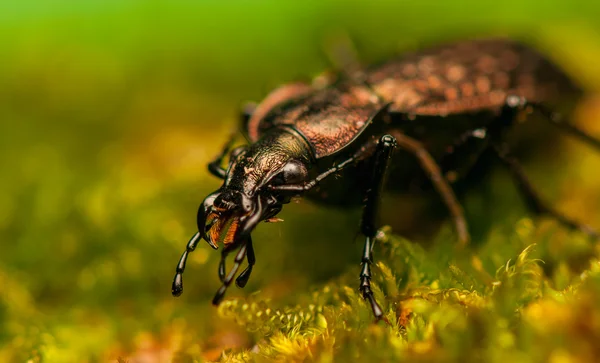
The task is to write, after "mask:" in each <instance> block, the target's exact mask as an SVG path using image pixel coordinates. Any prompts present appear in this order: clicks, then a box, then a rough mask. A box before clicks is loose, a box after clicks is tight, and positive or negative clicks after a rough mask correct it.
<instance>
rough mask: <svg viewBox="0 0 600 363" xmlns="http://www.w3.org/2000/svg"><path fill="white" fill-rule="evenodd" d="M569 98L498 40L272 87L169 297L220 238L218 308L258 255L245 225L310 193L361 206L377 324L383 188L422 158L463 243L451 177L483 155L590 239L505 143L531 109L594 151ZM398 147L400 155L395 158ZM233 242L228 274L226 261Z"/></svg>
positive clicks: (558, 76)
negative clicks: (569, 117) (202, 250)
mask: <svg viewBox="0 0 600 363" xmlns="http://www.w3.org/2000/svg"><path fill="white" fill-rule="evenodd" d="M566 94H573V95H580V94H581V91H580V89H579V87H577V86H576V85H575V84H574V83H573V82H572V81H571V80H570V79H569V78H568V77H567V76H566V74H565V73H563V72H562V71H561V70H560V69H559V68H558V67H556V66H555V65H554V64H552V63H551V62H550V61H549V60H548V59H546V58H545V57H543V56H542V55H541V54H540V53H539V52H537V51H536V50H534V49H532V48H530V47H528V46H526V45H524V44H522V43H519V42H516V41H513V40H508V39H502V38H495V39H476V40H468V41H460V42H455V43H450V44H446V45H441V46H437V47H433V48H429V49H426V50H422V51H419V52H416V53H413V54H407V55H404V56H402V57H400V58H398V59H394V60H391V61H387V62H383V63H381V64H378V65H375V66H373V67H370V68H366V69H365V70H364V71H362V72H358V73H357V74H355V75H344V74H341V75H339V76H338V77H336V78H335V79H334V80H332V81H331V82H329V83H327V84H325V85H322V84H320V83H313V84H310V83H303V82H297V83H291V84H286V85H283V86H281V87H279V88H278V89H275V90H274V91H273V92H271V93H270V94H269V95H268V96H267V97H266V98H265V99H264V100H263V101H262V102H261V103H260V104H259V105H258V106H256V107H255V108H254V109H253V110H251V112H248V113H247V115H246V117H243V118H242V119H243V122H242V129H243V131H244V133H245V136H246V138H247V139H248V140H249V144H248V145H245V146H241V147H237V148H235V149H233V150H231V148H232V145H233V142H234V141H233V140H234V139H233V138H232V139H231V140H230V141H229V142H228V143H227V144H226V146H225V147H224V148H223V150H222V152H221V153H220V154H219V155H218V156H217V157H216V158H215V160H213V161H212V162H211V163H210V164H209V165H208V169H209V171H210V172H211V173H212V174H214V175H215V176H217V177H218V178H220V179H223V180H224V182H223V184H222V186H221V187H220V188H219V189H218V190H217V191H215V192H214V193H212V194H210V195H209V196H208V197H206V199H205V200H204V201H203V203H202V204H201V205H200V207H199V210H198V215H197V224H198V232H197V233H196V234H194V236H193V237H192V238H191V240H190V241H189V242H188V244H187V247H186V250H185V251H184V252H183V254H182V256H181V258H180V260H179V263H178V265H177V267H176V275H175V278H174V280H173V285H172V294H173V295H174V296H179V295H180V294H181V293H182V292H183V278H182V274H183V272H184V270H185V265H186V261H187V258H188V255H189V254H190V253H191V252H192V251H194V249H195V248H196V246H197V244H198V243H199V241H200V240H201V239H204V240H205V241H207V242H208V244H209V245H210V246H211V247H212V248H214V249H217V248H218V244H219V243H220V244H222V245H223V250H222V255H221V261H220V263H219V270H218V275H219V277H220V279H221V281H222V286H221V288H220V289H219V290H218V291H217V293H216V294H215V297H214V299H213V301H212V302H213V304H215V305H218V304H219V303H220V302H221V301H222V299H223V297H224V295H225V291H226V289H227V288H228V286H229V285H230V284H231V283H232V281H233V279H234V278H235V276H236V274H237V272H238V270H239V268H240V266H241V264H242V263H243V261H244V259H247V261H248V266H247V267H246V269H245V270H243V271H242V272H241V273H240V274H239V275H238V276H237V278H236V279H235V281H236V285H237V286H238V287H244V286H245V285H246V283H247V282H248V279H249V277H250V274H251V272H252V268H253V266H254V264H255V262H256V257H255V253H254V249H253V241H252V237H251V232H252V231H253V229H254V228H255V227H256V226H257V224H258V223H260V222H262V221H272V220H274V218H275V216H276V215H277V214H278V213H279V211H281V209H282V207H283V205H284V204H287V203H289V202H290V200H291V198H292V197H294V196H298V195H305V196H307V197H309V198H312V199H314V200H319V201H321V202H326V203H330V204H334V205H339V204H342V203H343V204H359V205H360V204H362V205H363V213H362V219H361V224H360V231H361V232H362V235H364V238H365V243H364V249H363V253H362V259H361V266H362V268H361V271H360V286H359V289H360V293H361V294H362V297H363V298H364V299H365V300H367V301H368V302H369V304H370V306H371V309H372V311H373V314H374V316H375V318H376V319H377V320H378V319H381V318H382V317H383V310H382V309H381V307H380V305H379V304H378V302H377V301H376V300H375V298H374V296H373V292H372V289H371V264H372V261H373V259H372V249H373V244H374V239H375V235H376V232H377V223H376V214H377V210H378V206H379V202H380V195H381V193H382V191H383V190H384V189H387V188H389V189H394V188H396V189H398V188H402V187H405V186H406V185H408V184H409V182H410V181H411V180H413V179H414V178H415V175H416V174H418V173H416V172H415V171H410V172H409V171H407V170H406V169H405V168H403V166H404V165H409V164H410V163H411V162H412V163H413V164H415V165H418V167H419V168H420V173H421V174H422V175H425V176H426V177H427V178H428V179H429V183H430V185H431V186H432V187H433V189H434V190H435V191H437V193H438V194H439V196H440V197H441V200H442V201H443V202H444V204H445V205H446V207H447V209H448V212H449V214H450V216H451V217H452V220H453V225H454V227H455V229H456V233H457V237H458V240H459V243H461V244H463V245H464V244H466V243H468V241H469V232H468V227H467V223H466V221H465V217H464V215H463V210H462V207H461V205H460V203H459V202H458V201H457V197H456V195H455V192H454V190H453V185H452V184H453V183H455V182H456V181H457V180H461V178H465V176H466V175H467V173H468V171H469V170H470V169H471V168H472V167H473V165H474V163H475V162H476V161H477V160H478V158H479V157H480V156H481V155H482V153H483V152H486V151H492V152H493V154H494V155H495V156H496V157H497V158H498V159H499V160H500V161H501V162H502V163H503V164H504V165H505V166H506V167H508V170H509V171H510V173H511V176H512V177H513V178H514V180H515V182H516V185H517V187H518V189H519V191H520V193H521V194H522V195H523V197H524V200H525V202H526V205H527V206H528V207H530V209H531V210H532V211H533V212H535V213H537V214H546V215H549V216H551V217H554V218H555V219H557V220H558V221H560V222H562V223H563V224H564V225H566V226H567V227H570V228H573V229H578V230H581V231H583V232H585V233H587V234H588V235H590V236H592V237H594V238H596V237H597V234H596V232H595V231H594V230H593V229H591V228H589V227H587V226H585V225H583V224H580V223H578V222H576V221H574V220H572V219H570V218H568V217H566V216H564V215H563V214H561V213H559V212H558V211H556V210H554V209H553V208H551V207H550V206H548V205H547V204H546V203H545V202H544V201H543V200H542V198H540V196H539V195H538V194H537V193H536V191H535V189H534V188H533V186H532V185H531V183H530V182H529V181H528V179H527V178H526V176H525V173H524V172H523V170H522V167H521V166H520V164H519V163H518V161H517V160H516V159H515V157H514V156H513V155H512V153H511V150H510V148H509V147H508V146H507V144H506V143H505V142H504V141H505V133H506V131H507V130H509V129H510V128H511V127H513V125H514V124H515V120H516V119H517V118H518V117H521V116H526V115H527V114H530V113H534V112H535V113H539V114H540V115H542V116H543V117H544V119H546V120H548V121H549V122H550V123H551V124H553V125H555V126H558V127H559V128H560V129H562V130H564V131H566V132H568V133H570V134H572V135H575V136H577V137H579V138H580V139H582V140H584V141H586V142H588V143H590V144H591V145H593V146H594V147H596V148H599V149H600V141H598V140H597V139H595V138H593V137H592V136H590V135H588V134H586V133H585V132H584V131H582V130H580V129H579V128H577V127H575V126H574V125H572V124H569V123H567V122H565V121H564V119H563V118H562V117H561V115H560V114H559V113H557V112H555V111H553V108H551V106H550V105H551V104H552V103H553V102H555V101H559V100H561V98H562V97H564V96H565V95H566ZM395 149H400V150H404V151H405V152H404V153H396V154H394V150H395ZM228 154H229V163H228V166H227V167H226V168H223V167H222V163H223V161H224V159H225V157H226V156H227V155H228ZM388 170H389V173H388ZM387 174H389V175H387ZM334 175H339V176H340V177H339V178H337V179H336V178H332V176H334ZM386 176H387V177H386ZM236 249H237V253H236V254H235V258H234V265H233V267H232V269H231V270H230V272H229V273H227V272H226V270H225V259H226V257H227V255H228V254H229V253H231V252H233V251H235V250H236Z"/></svg>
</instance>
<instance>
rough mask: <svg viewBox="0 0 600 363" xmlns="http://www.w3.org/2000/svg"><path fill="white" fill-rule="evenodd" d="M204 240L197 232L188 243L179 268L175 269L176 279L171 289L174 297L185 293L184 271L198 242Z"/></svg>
mask: <svg viewBox="0 0 600 363" xmlns="http://www.w3.org/2000/svg"><path fill="white" fill-rule="evenodd" d="M201 239H202V235H201V234H200V232H196V234H195V235H194V236H192V238H191V239H190V241H189V242H188V244H187V246H186V248H185V251H184V252H183V254H182V255H181V258H180V259H179V263H178V264H177V268H176V269H175V278H173V286H172V287H171V293H172V294H173V296H179V295H181V293H182V292H183V271H184V270H185V263H186V262H187V258H188V255H189V254H190V253H191V252H192V251H194V250H195V249H196V246H197V245H198V242H200V240H201Z"/></svg>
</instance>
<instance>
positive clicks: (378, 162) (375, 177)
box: [360, 135, 396, 320]
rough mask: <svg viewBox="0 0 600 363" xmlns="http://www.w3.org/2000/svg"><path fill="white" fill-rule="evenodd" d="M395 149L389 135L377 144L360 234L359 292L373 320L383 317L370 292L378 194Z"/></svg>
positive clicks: (394, 140)
mask: <svg viewBox="0 0 600 363" xmlns="http://www.w3.org/2000/svg"><path fill="white" fill-rule="evenodd" d="M395 148H396V139H395V138H394V137H393V136H391V135H384V136H383V137H381V139H380V140H379V143H378V144H377V149H376V150H375V155H373V158H372V160H373V169H372V175H371V180H370V181H369V184H368V186H367V191H366V201H365V207H364V209H363V215H362V221H361V232H362V233H363V234H364V235H365V237H366V240H365V247H364V250H363V256H362V261H361V264H362V269H361V272H360V292H361V294H362V296H363V298H364V299H365V300H368V301H369V304H371V309H372V310H373V315H375V319H377V320H379V319H381V318H382V317H383V310H381V307H380V306H379V304H378V303H377V301H376V300H375V296H373V291H372V290H371V264H372V263H373V258H372V255H371V253H372V251H373V242H374V241H375V235H376V233H377V226H376V219H377V211H378V210H379V202H380V194H381V190H382V188H383V182H384V178H385V173H386V171H387V169H388V166H389V162H390V159H391V156H392V152H393V151H394V149H395Z"/></svg>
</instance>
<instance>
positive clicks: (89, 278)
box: [0, 0, 600, 362]
mask: <svg viewBox="0 0 600 363" xmlns="http://www.w3.org/2000/svg"><path fill="white" fill-rule="evenodd" d="M598 19H600V5H599V4H598V3H597V2H594V1H586V0H577V1H575V0H553V1H535V0H520V1H516V0H505V1H497V2H484V1H477V0H455V1H437V2H436V1H422V0H421V1H416V0H414V1H396V2H391V1H331V0H330V1H322V0H321V1H313V0H310V1H301V2H291V1H290V2H286V1H275V0H255V1H242V0H231V1H209V0H200V1H186V0H176V1H159V0H148V1H142V0H120V1H112V0H110V1H94V0H90V1H85V2H82V1H74V0H70V1H66V0H63V1H59V0H54V1H50V0H47V1H44V0H22V1H3V2H2V4H0V150H1V151H2V152H1V153H0V240H1V244H0V361H3V362H22V361H28V360H29V361H32V362H42V361H43V362H85V361H89V362H100V361H109V360H112V361H115V360H117V359H118V358H119V357H122V358H123V359H129V360H130V361H131V362H142V361H143V362H168V361H170V360H171V359H180V361H193V360H194V359H198V360H202V359H208V360H215V359H218V358H219V356H220V352H221V351H222V350H223V349H226V348H231V347H233V349H234V351H241V350H244V349H250V348H251V347H252V346H253V345H254V344H255V343H257V342H260V341H261V337H260V336H259V335H257V334H256V333H254V334H250V333H247V332H246V330H245V329H244V327H243V326H239V325H238V324H236V323H235V321H234V320H232V319H227V318H226V317H223V316H222V314H221V315H220V314H218V313H217V310H216V309H215V308H213V307H212V306H210V300H211V298H212V295H213V293H214V291H215V290H216V289H217V288H218V287H219V282H218V278H217V275H216V268H217V263H218V259H219V253H218V252H214V251H212V250H211V249H210V248H209V247H208V246H206V245H201V246H200V247H199V248H198V249H197V251H196V252H195V253H194V254H192V255H191V258H190V261H189V263H188V267H187V271H186V275H185V283H186V285H185V287H186V288H185V292H184V294H183V296H182V297H180V298H179V299H174V298H172V296H171V294H170V285H171V279H172V276H173V272H174V267H175V265H176V263H177V261H178V258H179V256H180V253H181V252H182V251H183V248H184V246H185V243H186V242H187V240H188V238H189V237H190V236H191V234H192V233H193V232H194V229H195V214H196V210H197V206H198V204H199V203H200V202H201V200H202V199H203V198H204V197H205V196H206V195H207V194H208V193H210V192H212V191H213V190H215V189H216V188H217V187H218V186H219V181H218V180H216V179H215V178H213V177H211V176H209V174H208V172H207V171H206V163H207V161H208V160H209V159H210V158H212V157H213V156H214V155H215V154H216V152H217V151H218V150H219V149H220V147H221V145H222V143H223V142H224V141H225V140H226V138H227V135H228V134H229V132H230V130H231V129H232V127H234V126H235V125H236V124H237V115H238V112H239V110H240V105H241V104H242V102H244V101H248V100H260V99H261V97H264V96H265V94H266V93H267V92H268V91H269V90H270V89H272V88H273V87H275V86H277V85H279V84H281V83H284V82H289V81H291V80H297V79H310V78H311V77H314V76H316V75H317V74H319V73H320V72H322V71H324V70H325V69H327V68H328V67H330V63H329V60H328V58H327V57H326V56H325V51H324V49H325V48H326V44H327V42H328V39H331V37H332V36H333V37H335V36H337V35H339V34H341V33H342V34H344V33H345V34H348V35H349V37H350V38H351V39H352V40H353V42H354V43H355V46H356V49H357V51H358V54H359V57H360V59H361V61H362V62H364V63H369V62H373V61H377V60H382V59H385V58H386V57H390V56H392V55H394V54H398V53H401V52H402V51H404V50H409V49H411V50H412V49H416V48H418V47H421V46H425V45H427V44H431V43H435V42H443V41H446V40H449V39H456V38H462V37H472V36H478V37H480V36H484V35H510V36H513V37H516V38H519V39H525V40H526V41H528V42H530V43H532V44H535V45H536V46H537V47H539V48H540V49H542V50H543V51H544V52H545V53H546V54H549V56H550V57H551V58H552V59H554V60H555V61H556V62H557V63H558V64H560V65H561V66H562V67H563V68H564V69H565V70H566V71H567V72H568V73H569V74H570V75H571V76H572V77H573V78H574V79H575V80H577V81H578V82H580V83H581V84H582V86H583V87H584V88H585V89H586V90H588V91H589V93H590V95H591V97H590V98H588V99H587V100H585V101H584V102H583V103H582V106H581V107H579V108H578V111H577V113H576V117H575V118H574V120H575V121H576V122H577V123H578V124H580V125H581V126H582V127H584V128H586V129H587V130H589V131H590V132H591V133H595V134H596V135H600V112H598V110H599V109H600V106H598V103H597V101H595V99H596V98H595V97H594V96H593V95H594V93H595V92H596V91H597V90H598V88H599V87H600V67H598V66H597V64H598V59H600V22H599V21H598ZM536 127H540V128H542V127H544V126H543V123H540V124H538V126H536ZM554 145H556V144H554V143H553V146H552V147H550V145H548V149H551V150H546V151H544V150H542V152H541V153H539V154H538V156H537V157H535V156H534V157H533V158H532V159H530V160H528V164H527V166H528V171H529V172H530V173H531V176H532V179H534V180H535V181H536V183H537V184H538V185H539V186H540V190H541V191H542V192H543V193H544V195H546V196H547V197H548V199H549V200H551V201H552V202H553V203H555V204H556V205H557V207H558V208H560V209H561V210H564V211H565V212H568V213H569V214H570V215H573V216H575V217H577V218H578V219H580V220H584V221H585V222H587V223H589V224H591V225H595V226H596V227H600V214H599V213H598V211H597V207H598V202H599V201H600V188H598V185H599V181H600V175H598V173H597V170H598V166H599V165H600V161H599V159H598V157H597V156H596V155H594V153H593V152H592V150H591V149H590V148H587V147H585V146H582V145H580V144H577V143H575V142H572V140H570V139H568V138H563V139H561V142H560V146H561V149H560V150H561V151H560V152H556V151H555V147H554ZM549 155H552V157H549ZM465 203H466V205H467V210H468V211H469V212H468V213H469V216H470V222H471V223H472V224H473V225H474V227H473V228H475V229H477V228H479V227H477V226H481V225H484V226H486V227H485V228H480V229H481V230H483V231H484V232H481V233H480V234H479V235H478V237H477V241H475V242H477V243H479V244H480V245H485V243H486V241H487V239H488V238H489V233H490V232H489V231H490V230H492V232H493V231H498V230H499V231H513V230H515V228H517V227H516V226H519V225H521V224H523V223H524V222H523V218H525V217H526V212H525V210H524V208H523V207H522V205H521V204H520V202H519V200H518V198H517V197H516V194H515V191H514V189H513V188H512V184H511V183H510V180H509V179H508V177H507V176H506V175H505V173H504V174H503V173H502V172H497V173H494V177H493V178H491V179H489V180H487V182H486V183H484V186H483V187H480V188H479V189H478V191H474V194H473V195H472V196H471V197H466V201H465ZM490 206H493V208H490ZM358 216H359V211H358V210H356V211H339V210H335V209H325V208H322V207H318V206H315V205H313V204H311V203H308V202H302V203H300V204H293V205H290V206H288V207H286V209H285V211H284V212H283V213H282V215H281V217H282V218H283V219H284V220H285V222H284V223H278V224H271V225H264V226H261V227H260V228H259V229H258V230H257V231H256V237H255V241H256V243H255V246H256V252H257V259H258V263H257V265H256V268H255V270H254V273H253V276H252V279H251V280H250V283H249V284H248V286H247V287H246V289H245V290H239V289H236V288H235V287H233V288H231V289H230V291H229V294H228V297H230V298H231V297H236V296H237V297H245V296H248V295H249V294H251V293H256V294H257V295H259V296H261V297H268V298H270V299H272V303H273V304H274V305H275V306H278V307H284V306H287V305H294V304H295V301H296V300H297V296H299V295H301V294H308V292H309V291H311V289H314V288H318V287H319V286H321V284H323V283H325V282H326V281H329V280H330V279H332V278H336V276H340V275H342V274H344V273H350V274H357V273H358V262H359V259H358V257H359V254H360V250H361V248H362V245H361V243H357V242H354V243H352V241H354V240H355V238H354V237H355V235H356V231H357V226H358ZM519 223H521V224H519ZM525 224H526V225H529V224H527V223H525ZM549 225H550V226H549V227H548V228H547V229H546V234H544V236H546V237H545V238H546V239H551V240H552V241H555V242H554V245H552V244H549V245H547V247H546V248H545V250H547V251H546V257H548V256H550V257H548V258H549V259H552V258H553V257H552V256H554V258H556V259H558V257H556V256H559V255H561V254H563V256H564V254H565V251H566V249H568V245H569V241H571V239H570V238H572V237H571V235H570V234H569V233H568V232H565V231H564V230H563V229H561V228H560V226H556V225H555V224H552V223H551V222H549ZM417 227H418V226H417ZM532 228H533V227H532ZM447 229H448V230H450V229H449V228H447ZM486 231H487V232H486ZM548 231H550V232H548ZM498 233H500V234H501V233H502V232H498ZM507 233H510V232H507ZM550 235H552V236H554V235H558V236H559V237H553V238H550V237H548V236H550ZM561 238H562V239H561ZM556 241H558V242H556ZM498 243H499V244H498V245H495V246H501V243H500V242H498ZM581 243H583V242H581ZM548 246H555V247H556V248H555V249H554V250H552V249H551V248H550V247H548ZM585 246H587V245H585ZM582 248H583V247H582ZM586 248H588V247H585V248H583V249H584V250H585V251H587V252H585V253H583V255H585V256H588V255H589V254H590V253H591V252H589V248H588V249H586ZM516 251H517V250H516V249H515V250H514V251H513V250H511V251H508V252H506V257H507V259H508V258H509V257H510V256H512V255H511V253H513V252H516ZM591 254H592V255H593V253H591ZM580 255H581V254H577V256H580ZM588 257H589V256H588ZM492 260H493V259H492ZM492 260H490V261H492ZM580 260H581V261H579V260H578V261H579V262H580V265H581V264H583V265H584V264H585V263H586V261H588V260H589V258H587V259H586V258H583V259H580ZM503 262H506V259H504V260H502V259H498V260H497V261H492V262H490V264H489V265H488V266H486V268H487V269H488V270H490V271H492V272H493V271H494V270H495V269H496V268H498V267H499V266H500V265H502V263H503ZM494 263H495V264H494ZM573 271H578V270H577V269H574V270H573ZM352 276H354V275H352ZM569 276H572V275H569ZM356 282H357V281H356ZM564 284H567V282H565V283H564ZM564 286H566V285H564ZM564 286H563V287H564ZM363 315H364V314H363ZM364 321H365V322H368V315H365V319H364ZM365 324H366V323H365ZM173 357H175V358H173Z"/></svg>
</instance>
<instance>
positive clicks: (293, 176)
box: [273, 160, 308, 184]
mask: <svg viewBox="0 0 600 363" xmlns="http://www.w3.org/2000/svg"><path fill="white" fill-rule="evenodd" d="M307 178H308V171H307V170H306V166H304V164H302V163H301V162H299V161H297V160H292V161H290V162H288V163H287V164H285V166H284V167H283V168H282V169H281V172H280V173H279V174H277V175H276V176H275V178H273V182H274V184H299V183H302V182H303V181H305V180H306V179H307Z"/></svg>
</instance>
